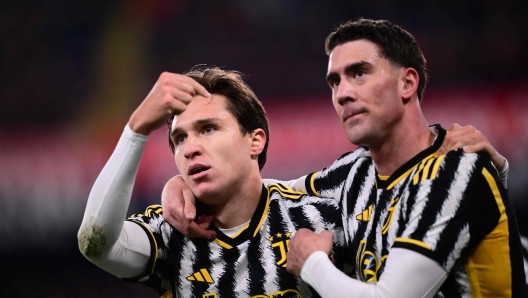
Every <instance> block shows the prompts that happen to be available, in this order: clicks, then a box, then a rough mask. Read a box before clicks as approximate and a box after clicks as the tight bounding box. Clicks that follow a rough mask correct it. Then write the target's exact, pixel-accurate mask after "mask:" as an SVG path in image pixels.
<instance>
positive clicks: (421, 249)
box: [392, 241, 436, 260]
mask: <svg viewBox="0 0 528 298" xmlns="http://www.w3.org/2000/svg"><path fill="white" fill-rule="evenodd" d="M392 247H393V248H394V247H400V248H405V249H409V250H412V251H415V252H417V253H420V254H422V255H424V256H426V257H428V258H430V259H432V260H435V259H436V258H435V255H434V253H433V251H432V250H430V249H427V248H425V247H421V246H419V245H416V244H412V243H409V242H402V241H395V242H394V244H393V245H392Z"/></svg>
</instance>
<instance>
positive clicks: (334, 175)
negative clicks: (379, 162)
mask: <svg viewBox="0 0 528 298" xmlns="http://www.w3.org/2000/svg"><path fill="white" fill-rule="evenodd" d="M360 150H361V151H360ZM363 150H364V149H359V148H358V149H357V150H356V151H353V152H349V153H346V154H343V155H341V157H339V158H338V159H337V160H336V161H335V162H334V163H338V161H339V160H341V159H343V158H346V157H348V158H354V160H353V161H350V162H347V163H345V164H342V165H340V166H338V167H336V168H332V169H330V172H327V170H328V169H329V168H325V169H324V170H323V171H321V173H326V174H327V175H330V177H323V178H321V173H319V174H318V173H316V174H317V177H315V179H313V185H312V186H311V187H310V188H312V187H313V189H312V195H317V192H316V191H315V190H316V189H317V190H319V192H318V193H319V196H320V194H321V193H322V192H323V191H325V190H328V189H333V188H335V187H337V186H338V185H339V184H340V183H341V182H342V181H343V177H348V176H349V174H350V171H351V169H352V166H353V165H354V164H355V163H356V162H358V160H360V159H363V158H365V157H367V158H370V156H365V155H364V154H361V153H362V152H364V151H363ZM351 155H355V156H353V157H350V156H351ZM306 181H308V179H306Z"/></svg>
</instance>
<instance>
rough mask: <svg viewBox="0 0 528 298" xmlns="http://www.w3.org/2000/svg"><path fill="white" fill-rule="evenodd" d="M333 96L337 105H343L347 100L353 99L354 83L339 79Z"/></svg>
mask: <svg viewBox="0 0 528 298" xmlns="http://www.w3.org/2000/svg"><path fill="white" fill-rule="evenodd" d="M335 98H336V100H337V103H338V104H339V105H341V106H342V105H344V104H345V103H346V102H347V101H354V100H355V99H356V93H355V88H354V85H353V84H352V83H350V82H348V81H347V80H346V79H345V80H341V82H340V83H339V86H338V88H337V91H336V94H335Z"/></svg>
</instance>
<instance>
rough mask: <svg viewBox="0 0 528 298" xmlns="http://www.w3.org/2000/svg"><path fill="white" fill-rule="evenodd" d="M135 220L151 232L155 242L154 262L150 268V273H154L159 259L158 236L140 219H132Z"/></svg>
mask: <svg viewBox="0 0 528 298" xmlns="http://www.w3.org/2000/svg"><path fill="white" fill-rule="evenodd" d="M132 221H133V222H135V223H137V224H140V225H141V226H143V227H144V229H145V230H147V231H148V232H149V234H150V237H151V238H152V242H153V243H154V253H155V255H154V262H152V268H150V274H153V273H154V267H155V266H156V261H157V260H158V243H157V242H156V238H155V237H154V234H152V231H151V230H150V228H149V227H148V226H147V225H145V224H144V223H142V222H141V221H138V220H132Z"/></svg>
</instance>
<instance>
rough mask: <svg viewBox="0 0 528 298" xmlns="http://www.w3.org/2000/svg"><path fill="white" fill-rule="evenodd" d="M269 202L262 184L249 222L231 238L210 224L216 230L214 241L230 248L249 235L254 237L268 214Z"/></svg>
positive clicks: (266, 191)
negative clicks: (258, 198) (257, 201)
mask: <svg viewBox="0 0 528 298" xmlns="http://www.w3.org/2000/svg"><path fill="white" fill-rule="evenodd" d="M269 203H270V198H269V192H268V189H267V188H266V187H265V186H264V185H262V193H261V194H260V201H259V203H258V205H257V208H256V209H255V212H254V213H253V216H252V217H251V221H250V222H249V224H248V225H247V226H246V227H244V228H242V230H241V231H240V232H238V234H237V235H235V236H234V237H233V238H231V237H229V236H227V235H226V234H224V233H223V232H222V231H220V229H218V228H217V227H215V226H212V230H213V231H215V232H216V239H215V242H216V243H218V244H219V245H220V246H222V247H224V248H227V249H231V248H233V247H236V246H238V245H240V244H242V243H244V242H245V241H246V240H248V239H250V238H251V237H255V236H256V235H257V233H258V231H259V230H260V227H261V226H262V224H263V223H264V220H265V219H266V217H267V216H268V210H269Z"/></svg>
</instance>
